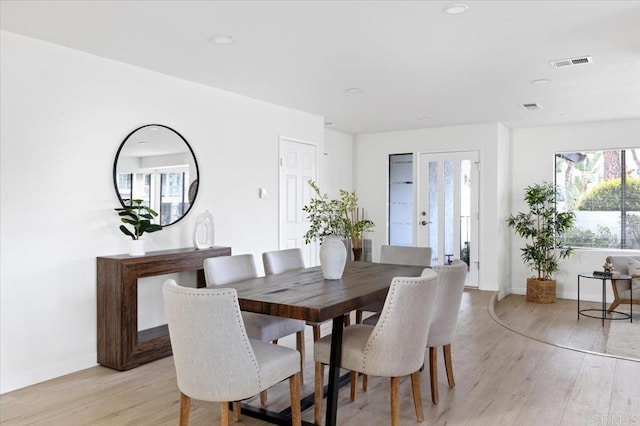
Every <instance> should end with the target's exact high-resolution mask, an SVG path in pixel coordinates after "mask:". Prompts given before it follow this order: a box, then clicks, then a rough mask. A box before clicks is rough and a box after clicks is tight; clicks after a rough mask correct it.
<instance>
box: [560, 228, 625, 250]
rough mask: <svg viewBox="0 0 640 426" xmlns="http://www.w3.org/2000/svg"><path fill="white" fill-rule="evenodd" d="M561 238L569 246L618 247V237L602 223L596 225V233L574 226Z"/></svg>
mask: <svg viewBox="0 0 640 426" xmlns="http://www.w3.org/2000/svg"><path fill="white" fill-rule="evenodd" d="M563 240H564V244H566V245H568V246H571V247H612V248H615V247H619V244H618V238H617V237H616V236H615V235H614V234H613V232H611V229H609V228H608V227H606V226H603V225H598V231H597V233H596V232H593V231H591V230H590V229H582V228H580V227H577V226H574V227H573V228H571V229H570V230H569V231H567V232H566V233H565V234H564V237H563Z"/></svg>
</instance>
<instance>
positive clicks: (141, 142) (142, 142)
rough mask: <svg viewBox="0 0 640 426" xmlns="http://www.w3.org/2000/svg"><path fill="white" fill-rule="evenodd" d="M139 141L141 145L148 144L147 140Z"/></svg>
mask: <svg viewBox="0 0 640 426" xmlns="http://www.w3.org/2000/svg"><path fill="white" fill-rule="evenodd" d="M138 143H139V144H140V145H144V144H146V143H147V141H138Z"/></svg>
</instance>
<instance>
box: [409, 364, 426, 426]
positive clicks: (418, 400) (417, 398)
mask: <svg viewBox="0 0 640 426" xmlns="http://www.w3.org/2000/svg"><path fill="white" fill-rule="evenodd" d="M411 393H413V407H414V408H415V410H416V418H417V419H418V421H419V422H424V411H423V410H422V391H421V390H420V370H418V371H416V372H415V373H413V374H412V375H411Z"/></svg>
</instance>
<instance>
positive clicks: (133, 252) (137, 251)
mask: <svg viewBox="0 0 640 426" xmlns="http://www.w3.org/2000/svg"><path fill="white" fill-rule="evenodd" d="M144 254H145V251H144V240H131V245H130V246H129V256H144Z"/></svg>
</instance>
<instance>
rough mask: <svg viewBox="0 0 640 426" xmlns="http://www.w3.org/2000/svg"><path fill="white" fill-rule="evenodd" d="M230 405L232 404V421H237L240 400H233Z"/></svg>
mask: <svg viewBox="0 0 640 426" xmlns="http://www.w3.org/2000/svg"><path fill="white" fill-rule="evenodd" d="M231 405H233V421H234V422H239V421H240V401H233V403H232V404H231Z"/></svg>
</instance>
